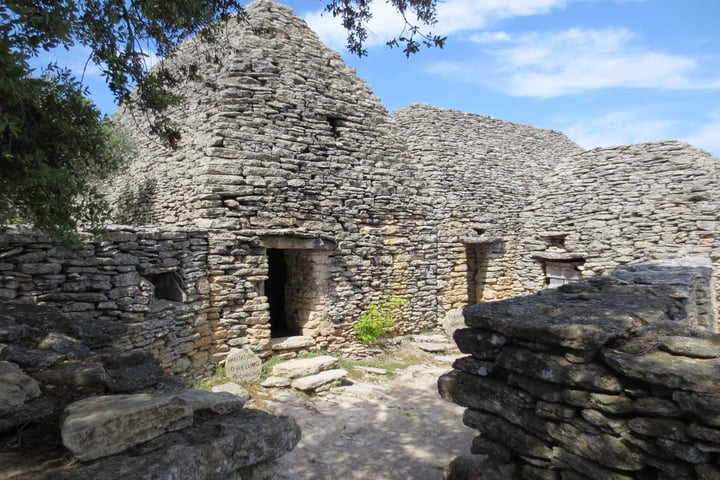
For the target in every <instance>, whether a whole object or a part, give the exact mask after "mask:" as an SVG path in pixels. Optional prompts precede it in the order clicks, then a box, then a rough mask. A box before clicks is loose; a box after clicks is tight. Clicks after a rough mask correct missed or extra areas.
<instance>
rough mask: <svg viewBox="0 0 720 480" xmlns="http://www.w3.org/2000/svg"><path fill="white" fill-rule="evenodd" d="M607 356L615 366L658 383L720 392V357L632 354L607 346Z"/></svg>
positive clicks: (679, 387)
mask: <svg viewBox="0 0 720 480" xmlns="http://www.w3.org/2000/svg"><path fill="white" fill-rule="evenodd" d="M603 358H605V361H606V362H607V364H608V365H609V366H610V367H611V368H612V369H614V370H616V371H618V372H621V373H623V374H624V375H627V376H628V377H632V378H637V379H640V380H644V381H646V382H650V383H653V384H656V385H663V386H666V387H670V388H677V389H682V390H689V391H691V392H699V393H720V384H718V382H717V381H716V379H717V378H719V377H720V358H711V359H698V358H690V357H684V356H678V355H672V354H669V353H667V352H661V351H651V352H647V353H643V354H639V355H632V354H628V353H623V352H619V351H615V350H604V351H603Z"/></svg>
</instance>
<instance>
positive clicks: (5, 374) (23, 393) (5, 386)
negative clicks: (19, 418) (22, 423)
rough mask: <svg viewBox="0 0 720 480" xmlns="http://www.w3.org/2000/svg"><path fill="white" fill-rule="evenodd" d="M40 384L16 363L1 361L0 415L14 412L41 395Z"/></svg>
mask: <svg viewBox="0 0 720 480" xmlns="http://www.w3.org/2000/svg"><path fill="white" fill-rule="evenodd" d="M40 394H41V392H40V385H39V384H38V382H37V381H35V380H34V379H33V378H31V377H30V376H28V375H26V374H25V372H23V371H22V370H21V369H20V367H18V366H17V365H16V364H14V363H10V362H6V361H0V415H7V414H10V413H14V412H16V411H18V410H20V408H21V407H22V406H23V405H24V404H25V403H26V402H28V401H29V400H32V399H33V398H36V397H39V396H40Z"/></svg>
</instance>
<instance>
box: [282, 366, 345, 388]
mask: <svg viewBox="0 0 720 480" xmlns="http://www.w3.org/2000/svg"><path fill="white" fill-rule="evenodd" d="M347 376H348V372H347V370H344V369H342V368H337V369H334V370H325V371H323V372H320V373H317V374H315V375H310V376H308V377H301V378H296V379H295V380H293V382H292V384H291V385H292V387H293V388H294V389H295V390H302V391H303V392H307V391H310V390H317V389H318V388H320V387H323V386H325V385H328V384H330V383H333V382H337V381H339V380H342V379H343V378H346V377H347Z"/></svg>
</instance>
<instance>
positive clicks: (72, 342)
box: [38, 332, 90, 359]
mask: <svg viewBox="0 0 720 480" xmlns="http://www.w3.org/2000/svg"><path fill="white" fill-rule="evenodd" d="M38 348H39V349H40V350H52V351H53V352H55V353H59V354H61V355H63V356H65V357H67V358H71V359H83V358H86V357H88V356H89V355H90V349H89V348H88V347H87V346H86V345H83V344H82V343H81V342H80V341H78V340H76V339H74V338H72V337H69V336H67V335H63V334H62V333H56V332H50V333H49V334H48V335H47V336H46V337H45V338H44V339H43V340H42V341H41V342H40V344H39V345H38Z"/></svg>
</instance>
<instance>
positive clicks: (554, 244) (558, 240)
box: [542, 234, 567, 249]
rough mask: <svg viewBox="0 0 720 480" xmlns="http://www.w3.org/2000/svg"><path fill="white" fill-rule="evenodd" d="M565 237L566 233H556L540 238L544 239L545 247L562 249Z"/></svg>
mask: <svg viewBox="0 0 720 480" xmlns="http://www.w3.org/2000/svg"><path fill="white" fill-rule="evenodd" d="M566 237H567V235H566V234H557V235H546V236H543V237H542V238H543V240H545V244H546V245H547V248H550V249H552V248H556V249H564V248H565V238H566Z"/></svg>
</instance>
